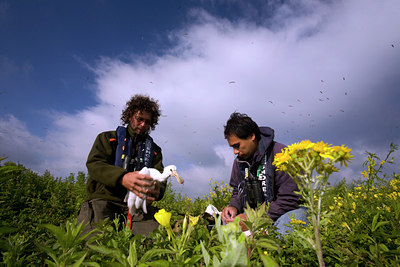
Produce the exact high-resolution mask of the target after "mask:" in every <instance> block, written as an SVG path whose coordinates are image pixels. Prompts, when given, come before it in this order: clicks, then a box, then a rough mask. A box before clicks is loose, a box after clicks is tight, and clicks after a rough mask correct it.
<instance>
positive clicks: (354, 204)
mask: <svg viewBox="0 0 400 267" xmlns="http://www.w3.org/2000/svg"><path fill="white" fill-rule="evenodd" d="M352 205H353V210H355V209H356V203H355V202H353V203H352Z"/></svg>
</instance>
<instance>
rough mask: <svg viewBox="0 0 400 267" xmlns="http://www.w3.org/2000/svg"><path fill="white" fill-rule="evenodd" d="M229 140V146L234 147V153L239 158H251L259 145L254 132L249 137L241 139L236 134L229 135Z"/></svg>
mask: <svg viewBox="0 0 400 267" xmlns="http://www.w3.org/2000/svg"><path fill="white" fill-rule="evenodd" d="M227 141H228V144H229V146H230V147H232V148H233V153H234V154H235V155H236V156H237V157H238V158H239V159H244V160H247V159H250V158H251V157H252V156H253V155H254V152H256V150H257V147H258V142H257V140H256V136H255V135H254V134H252V135H251V136H249V137H248V138H247V139H240V138H239V137H237V136H236V135H235V134H232V135H230V136H228V138H227Z"/></svg>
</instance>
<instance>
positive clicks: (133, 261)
mask: <svg viewBox="0 0 400 267" xmlns="http://www.w3.org/2000/svg"><path fill="white" fill-rule="evenodd" d="M127 260H128V263H129V265H130V266H136V265H137V262H138V259H137V253H136V241H133V242H130V243H129V256H128V258H127Z"/></svg>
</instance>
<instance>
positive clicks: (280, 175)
mask: <svg viewBox="0 0 400 267" xmlns="http://www.w3.org/2000/svg"><path fill="white" fill-rule="evenodd" d="M284 147H285V146H284V145H283V144H280V143H276V144H275V146H274V149H273V153H274V156H275V154H276V153H280V152H281V150H282V148H284ZM273 171H274V177H275V178H274V179H275V185H274V192H275V196H274V199H273V201H272V202H271V204H270V206H269V210H268V215H269V216H270V218H271V219H272V220H273V221H276V220H277V219H278V218H279V217H280V216H282V215H283V214H284V213H286V212H288V211H290V210H294V209H297V208H298V207H299V204H300V195H299V194H296V193H295V191H299V188H298V186H297V184H296V182H295V181H294V180H293V179H292V177H290V176H289V175H288V174H287V173H284V172H282V171H276V168H275V166H273Z"/></svg>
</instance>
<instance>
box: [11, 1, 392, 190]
mask: <svg viewBox="0 0 400 267" xmlns="http://www.w3.org/2000/svg"><path fill="white" fill-rule="evenodd" d="M301 3H303V4H304V5H305V6H303V9H301V8H299V5H300V4H298V5H297V6H296V7H297V8H299V10H301V11H304V12H305V14H303V15H302V14H299V13H296V10H293V9H291V8H293V7H291V6H289V5H285V6H284V7H282V8H281V9H278V11H279V12H278V13H277V14H276V16H275V17H274V18H273V20H272V21H273V23H272V26H271V27H266V26H261V25H259V24H257V23H254V22H253V21H245V20H240V21H239V22H230V21H228V20H226V19H220V18H217V17H214V16H212V15H210V14H208V13H206V12H204V11H199V10H197V11H195V12H197V13H196V14H197V17H199V19H198V20H196V22H195V23H193V24H190V25H186V26H185V27H184V28H182V29H177V30H176V31H173V32H171V33H170V36H169V38H170V39H171V40H175V41H176V46H174V47H172V48H171V49H170V50H167V51H165V53H164V54H162V55H160V56H156V55H141V56H137V55H132V57H131V58H129V59H124V60H120V59H118V58H102V59H101V60H100V61H99V63H98V64H97V65H95V66H92V68H93V69H94V72H95V74H96V75H97V76H96V77H97V78H96V84H95V92H96V96H97V98H98V101H99V104H98V105H97V106H95V107H90V108H88V109H86V110H82V111H80V112H77V113H75V114H56V115H55V116H54V124H53V126H52V128H51V130H50V131H49V134H48V136H47V137H46V139H45V140H44V142H45V143H46V145H48V146H50V145H51V144H54V143H56V144H57V146H55V149H54V150H52V149H49V148H47V150H43V151H46V152H45V154H43V155H42V157H45V158H46V160H45V163H42V165H40V168H49V169H50V168H51V169H52V171H53V172H56V173H57V175H64V176H65V175H68V174H69V172H76V171H79V170H85V167H84V163H85V160H86V157H87V154H88V153H89V150H90V147H91V144H92V143H93V141H94V138H95V136H96V134H97V133H99V132H101V131H105V130H112V129H115V128H116V126H117V124H118V123H119V116H120V112H121V110H122V108H123V106H124V104H125V102H126V101H127V100H128V99H129V97H130V96H132V95H133V94H136V93H146V94H149V95H150V96H152V97H154V98H156V99H158V100H159V102H160V105H161V109H162V111H163V117H161V119H160V124H159V125H158V126H157V128H156V130H155V131H154V132H153V133H152V136H153V137H154V139H155V141H156V142H157V143H158V144H159V145H160V146H161V147H162V149H163V155H164V164H165V165H168V164H175V165H177V166H178V169H179V170H181V174H182V176H184V178H185V180H186V183H185V186H184V190H185V191H184V192H183V193H186V194H189V195H190V194H196V195H198V196H201V195H202V193H200V192H203V191H204V193H207V192H208V186H207V185H208V179H209V178H211V177H214V178H216V179H221V180H224V181H228V180H229V175H230V171H231V165H232V160H233V153H232V151H231V149H230V148H229V147H228V145H227V144H226V140H225V139H224V137H223V126H224V124H225V123H226V120H227V119H228V118H229V115H230V114H231V113H232V112H234V111H239V112H244V113H247V114H248V115H250V116H251V117H253V119H254V120H255V121H256V122H258V124H259V125H260V126H261V125H267V126H271V127H272V128H274V129H275V130H276V136H277V140H278V141H280V142H283V143H286V144H289V143H293V142H295V141H297V140H298V139H312V140H313V141H319V140H320V139H322V140H325V141H327V142H330V143H334V145H337V144H342V143H345V144H346V145H349V146H350V147H353V148H354V149H355V150H369V149H370V148H372V149H374V148H376V147H381V146H383V145H388V144H389V143H390V141H394V142H397V143H399V141H400V139H399V137H398V136H400V135H399V127H398V126H399V124H398V122H397V125H396V124H395V123H396V118H398V116H399V115H400V114H399V113H400V112H399V109H398V108H397V107H398V105H397V103H395V101H394V99H399V98H398V97H399V93H398V92H397V91H398V90H397V89H395V88H397V87H398V85H400V81H399V75H398V69H399V65H400V61H399V58H400V49H399V47H400V32H399V31H398V30H397V28H396V27H395V25H399V22H400V19H399V18H400V16H398V14H397V13H396V12H397V11H396V10H399V3H398V2H397V1H385V2H382V1H379V2H377V1H363V2H360V1H339V2H337V3H333V4H330V5H328V4H322V3H321V2H318V1H303V2H301ZM285 14H286V15H287V14H290V16H286V15H285ZM287 17H288V19H287ZM183 33H187V34H183ZM392 43H395V44H396V46H395V47H392V46H391V44H392ZM396 86H397V87H396ZM269 101H271V102H272V103H271V102H269ZM388 105H389V108H387V106H388ZM385 106H386V108H385V110H382V107H385ZM382 118H384V119H382ZM4 123H5V124H7V123H8V124H12V123H13V120H12V119H8V120H5V121H4ZM396 126H397V128H396ZM21 130H22V131H23V130H24V129H23V128H22V129H18V131H21ZM30 138H34V137H30ZM37 141H39V142H40V141H43V140H37ZM26 145H27V146H31V144H29V143H27V144H26ZM49 150H51V151H49ZM40 154H42V151H38V155H40ZM49 154H50V155H51V157H50V156H49ZM357 163H360V161H358V162H357ZM52 166H57V168H54V169H53V167H52ZM358 169H359V167H355V168H353V169H351V168H350V169H348V170H346V171H344V172H343V174H346V175H349V176H353V175H355V174H356V173H357V172H358Z"/></svg>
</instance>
